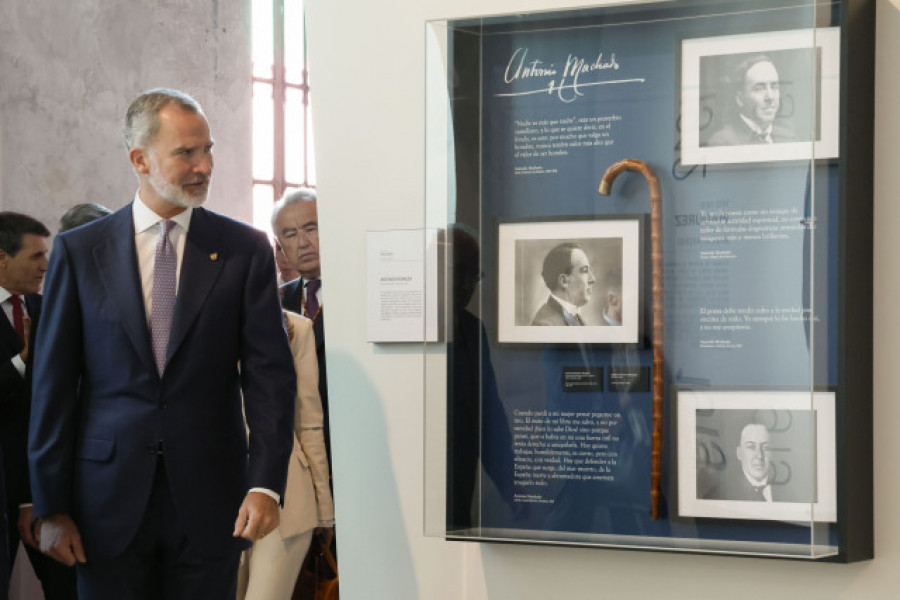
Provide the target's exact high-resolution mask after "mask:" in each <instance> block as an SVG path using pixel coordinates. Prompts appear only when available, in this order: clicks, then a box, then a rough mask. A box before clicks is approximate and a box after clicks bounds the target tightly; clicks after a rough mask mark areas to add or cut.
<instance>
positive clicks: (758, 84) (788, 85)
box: [681, 28, 840, 164]
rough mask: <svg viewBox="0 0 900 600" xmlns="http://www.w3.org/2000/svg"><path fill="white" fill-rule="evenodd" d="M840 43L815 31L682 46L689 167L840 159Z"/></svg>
mask: <svg viewBox="0 0 900 600" xmlns="http://www.w3.org/2000/svg"><path fill="white" fill-rule="evenodd" d="M839 43H840V42H839V39H838V36H837V30H836V29H831V28H828V29H810V30H795V31H779V32H767V33H759V34H745V35H733V36H720V37H714V38H699V39H689V40H684V41H683V42H682V107H681V111H682V112H681V136H682V156H681V162H682V164H717V163H719V164H721V163H735V162H760V161H778V160H808V159H811V158H832V157H835V156H837V153H838V152H837V150H838V148H837V141H838V138H837V135H838V132H837V124H838V110H839V101H838V96H837V89H838V84H839V64H838V59H839V49H840V48H839Z"/></svg>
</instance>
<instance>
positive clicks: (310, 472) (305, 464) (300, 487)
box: [278, 311, 334, 539]
mask: <svg viewBox="0 0 900 600" xmlns="http://www.w3.org/2000/svg"><path fill="white" fill-rule="evenodd" d="M285 319H286V322H287V324H288V329H289V331H290V330H292V333H293V335H292V336H291V353H292V354H293V355H294V367H295V368H296V369H297V403H296V410H295V411H294V451H293V454H292V456H291V462H290V466H289V467H288V478H287V488H286V489H285V494H284V507H283V508H282V509H281V522H280V524H279V525H278V532H279V533H280V534H281V538H282V539H287V538H289V537H292V536H295V535H299V534H301V533H304V532H306V531H309V530H310V529H313V528H314V527H317V526H319V525H320V524H326V523H327V522H330V521H333V520H334V502H333V501H332V499H331V489H330V487H329V483H328V459H327V456H326V453H325V436H324V435H323V433H322V419H323V415H322V401H321V399H320V398H319V364H318V361H317V359H316V341H315V338H314V337H313V322H312V321H311V320H309V319H307V318H306V317H302V316H300V315H298V314H296V313H292V312H289V311H285Z"/></svg>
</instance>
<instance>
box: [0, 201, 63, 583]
mask: <svg viewBox="0 0 900 600" xmlns="http://www.w3.org/2000/svg"><path fill="white" fill-rule="evenodd" d="M49 236H50V232H49V231H48V230H47V228H46V227H45V226H44V225H43V224H42V223H40V222H39V221H37V220H35V219H33V218H31V217H29V216H27V215H23V214H19V213H14V212H0V307H2V308H3V317H0V448H2V451H3V463H2V467H3V472H4V473H3V474H4V476H5V480H6V504H5V506H3V507H2V509H3V510H5V511H6V515H7V521H8V527H9V537H8V545H5V546H3V547H2V548H0V557H2V556H6V557H7V559H8V561H7V562H6V563H4V564H3V565H0V570H3V569H5V568H6V567H7V565H8V566H9V567H10V568H11V567H12V562H13V561H14V560H15V556H16V550H17V548H18V546H19V539H20V538H21V539H22V541H24V542H25V549H26V551H27V552H28V556H29V559H30V561H31V564H32V567H33V568H34V571H35V573H36V574H37V576H38V579H40V581H41V585H42V587H43V589H44V595H45V596H46V598H48V599H56V598H71V597H72V596H73V595H74V592H75V572H74V570H73V569H70V568H67V567H65V566H64V565H61V564H59V563H57V562H56V561H54V560H52V559H50V558H49V557H46V556H44V555H43V554H41V553H40V552H39V551H38V550H37V545H36V543H35V540H34V536H33V532H32V528H31V522H32V518H31V516H32V510H31V491H30V489H29V486H28V478H27V475H26V473H27V469H28V462H27V457H26V447H27V441H26V440H27V435H26V434H27V432H28V406H29V403H30V398H29V392H30V378H31V349H32V342H33V341H34V332H35V330H36V329H37V322H38V319H39V317H40V308H41V296H40V294H39V293H38V292H40V290H41V284H42V283H43V281H44V272H45V271H46V270H47V238H48V237H49ZM0 535H2V534H0ZM0 579H2V578H0ZM2 595H3V590H0V596H2Z"/></svg>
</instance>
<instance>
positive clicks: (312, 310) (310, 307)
mask: <svg viewBox="0 0 900 600" xmlns="http://www.w3.org/2000/svg"><path fill="white" fill-rule="evenodd" d="M320 287H322V280H321V279H313V280H312V281H310V282H309V283H307V284H306V307H305V308H306V316H307V317H309V318H310V319H312V320H313V321H315V320H316V317H318V316H319V298H318V296H317V295H316V292H318V291H319V288H320Z"/></svg>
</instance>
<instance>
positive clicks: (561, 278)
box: [556, 273, 569, 289]
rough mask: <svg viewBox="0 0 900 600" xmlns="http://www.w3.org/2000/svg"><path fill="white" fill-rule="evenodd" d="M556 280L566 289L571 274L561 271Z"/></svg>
mask: <svg viewBox="0 0 900 600" xmlns="http://www.w3.org/2000/svg"><path fill="white" fill-rule="evenodd" d="M556 282H557V283H558V284H559V287H561V288H563V289H566V288H568V287H569V276H568V275H566V274H565V273H560V274H559V276H558V277H557V278H556Z"/></svg>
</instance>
